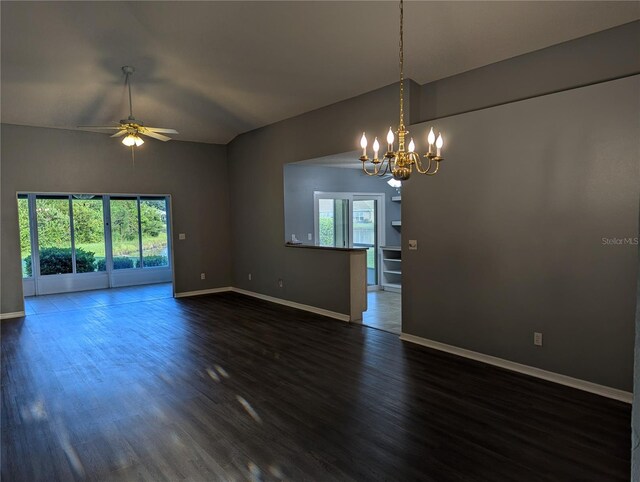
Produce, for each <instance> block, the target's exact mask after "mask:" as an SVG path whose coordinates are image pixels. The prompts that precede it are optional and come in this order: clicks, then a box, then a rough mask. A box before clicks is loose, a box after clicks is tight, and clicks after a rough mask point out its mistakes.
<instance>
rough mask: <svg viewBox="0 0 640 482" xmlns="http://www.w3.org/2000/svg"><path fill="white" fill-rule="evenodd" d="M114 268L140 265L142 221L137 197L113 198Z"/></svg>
mask: <svg viewBox="0 0 640 482" xmlns="http://www.w3.org/2000/svg"><path fill="white" fill-rule="evenodd" d="M110 210H111V250H112V253H113V269H127V268H138V267H140V244H141V243H140V223H139V216H138V214H139V213H138V200H137V199H136V198H113V197H112V198H111V203H110Z"/></svg>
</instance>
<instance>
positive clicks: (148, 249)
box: [140, 198, 169, 268]
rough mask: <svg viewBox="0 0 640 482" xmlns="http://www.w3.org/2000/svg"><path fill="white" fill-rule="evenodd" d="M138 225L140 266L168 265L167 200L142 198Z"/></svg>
mask: <svg viewBox="0 0 640 482" xmlns="http://www.w3.org/2000/svg"><path fill="white" fill-rule="evenodd" d="M140 224H141V226H142V266H143V267H144V268H151V267H154V266H168V265H169V245H168V243H167V200H166V199H165V198H144V199H141V200H140Z"/></svg>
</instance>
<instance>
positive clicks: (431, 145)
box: [427, 127, 436, 154]
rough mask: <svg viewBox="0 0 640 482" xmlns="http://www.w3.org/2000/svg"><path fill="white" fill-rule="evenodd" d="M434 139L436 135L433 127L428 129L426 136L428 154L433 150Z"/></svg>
mask: <svg viewBox="0 0 640 482" xmlns="http://www.w3.org/2000/svg"><path fill="white" fill-rule="evenodd" d="M435 141H436V135H435V134H434V133H433V127H432V128H431V130H430V131H429V135H428V136H427V142H428V143H429V154H431V152H432V151H433V143H434V142H435Z"/></svg>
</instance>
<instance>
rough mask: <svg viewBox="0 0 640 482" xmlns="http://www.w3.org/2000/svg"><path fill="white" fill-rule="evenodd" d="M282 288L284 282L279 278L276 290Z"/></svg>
mask: <svg viewBox="0 0 640 482" xmlns="http://www.w3.org/2000/svg"><path fill="white" fill-rule="evenodd" d="M283 286H284V281H282V278H280V279H279V280H278V288H282V287H283Z"/></svg>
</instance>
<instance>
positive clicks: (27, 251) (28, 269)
mask: <svg viewBox="0 0 640 482" xmlns="http://www.w3.org/2000/svg"><path fill="white" fill-rule="evenodd" d="M18 223H19V227H20V259H21V260H22V277H23V278H31V277H32V276H33V269H32V260H31V224H30V222H29V197H28V196H27V195H26V194H19V195H18Z"/></svg>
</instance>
